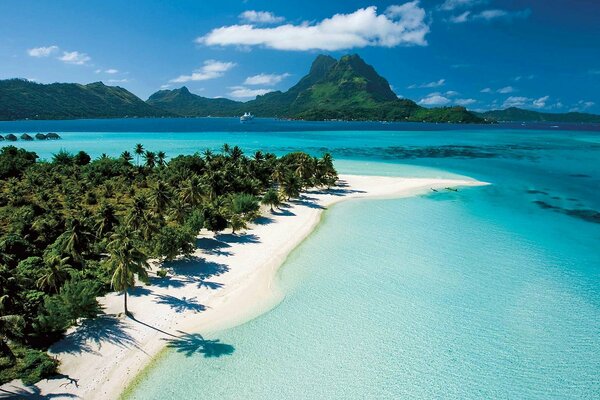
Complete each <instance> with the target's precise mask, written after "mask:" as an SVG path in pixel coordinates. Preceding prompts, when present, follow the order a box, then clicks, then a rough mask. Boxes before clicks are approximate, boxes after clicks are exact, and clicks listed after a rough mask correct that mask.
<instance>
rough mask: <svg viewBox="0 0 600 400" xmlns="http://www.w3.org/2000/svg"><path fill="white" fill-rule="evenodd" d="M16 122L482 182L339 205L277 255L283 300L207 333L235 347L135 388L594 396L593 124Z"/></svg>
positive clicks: (44, 147) (155, 393)
mask: <svg viewBox="0 0 600 400" xmlns="http://www.w3.org/2000/svg"><path fill="white" fill-rule="evenodd" d="M28 124H30V125H28ZM11 130H13V131H16V132H21V131H27V132H36V131H38V130H40V131H57V132H59V133H60V134H61V135H62V136H63V139H62V140H61V141H58V142H27V143H26V142H21V141H19V142H17V144H18V145H23V147H26V148H29V149H31V150H35V151H37V152H38V153H39V154H40V156H41V157H42V158H49V157H51V156H52V154H53V153H56V152H57V151H58V150H59V149H60V148H65V149H67V150H69V151H76V150H80V149H83V150H86V151H88V152H89V153H90V154H91V155H93V156H94V157H96V156H99V155H100V154H102V153H107V154H111V155H118V154H119V153H120V152H121V151H122V150H125V149H128V150H131V149H132V148H133V145H134V144H135V143H143V144H144V145H145V146H146V148H148V149H150V150H164V151H166V152H167V154H168V155H171V156H173V155H176V154H179V153H186V154H189V153H193V152H195V151H202V150H204V149H205V148H211V149H218V148H219V147H220V146H221V144H222V143H224V142H228V143H229V144H232V145H235V144H237V145H240V146H241V147H242V148H243V149H244V150H245V151H248V152H249V151H254V150H256V149H262V150H267V151H272V152H275V153H278V154H281V153H284V152H287V151H292V150H299V149H301V150H305V151H309V152H311V153H313V154H315V155H318V154H321V153H322V152H324V151H331V152H332V153H333V155H334V157H335V159H336V166H337V167H338V169H339V170H340V172H342V173H357V174H374V175H376V174H379V175H409V176H415V175H416V176H454V175H456V174H458V175H467V176H470V177H473V178H476V179H479V180H484V181H488V182H490V183H492V185H490V186H486V187H478V188H471V189H465V190H461V191H459V192H458V193H438V194H434V193H432V194H430V195H427V196H420V197H415V198H410V199H396V200H360V201H350V202H346V203H342V204H339V205H337V206H335V207H333V208H332V209H331V210H328V211H327V212H326V213H325V217H324V221H323V223H322V224H321V225H320V226H319V228H318V229H317V231H316V232H315V233H314V234H313V235H311V237H309V238H308V239H307V240H306V241H305V242H304V243H303V244H302V245H301V246H300V247H299V248H298V249H296V251H294V252H293V254H292V255H291V256H290V258H289V259H288V261H287V262H286V263H285V265H284V266H283V267H282V269H281V271H280V274H279V283H280V285H281V286H282V288H283V290H284V293H286V296H285V298H284V300H283V301H282V302H281V304H279V305H278V306H277V307H276V308H275V309H273V310H271V311H270V312H268V313H266V314H264V315H263V316H261V317H259V318H257V319H255V320H253V321H250V322H249V323H246V324H244V325H242V326H239V327H237V328H234V329H230V330H227V331H224V332H212V333H210V334H209V335H208V336H207V337H208V338H211V339H218V340H220V341H221V343H224V344H228V345H231V346H233V348H234V349H235V350H234V351H233V353H232V354H227V355H222V356H221V357H210V358H206V357H204V356H203V354H202V353H201V352H197V353H194V352H192V353H193V354H189V353H179V352H177V351H174V350H171V351H169V353H168V354H167V356H166V357H165V358H163V359H162V360H161V361H160V362H158V363H157V365H156V366H155V367H154V369H153V370H151V371H150V372H149V374H148V376H147V377H146V378H145V379H144V380H143V382H142V383H141V384H140V385H139V386H138V387H137V389H136V390H135V391H134V393H133V395H132V397H133V398H136V399H137V398H139V399H162V398H194V399H195V398H197V399H202V398H215V397H218V398H221V399H237V398H247V399H262V398H302V399H303V398H319V399H321V398H323V399H325V398H327V399H329V398H344V399H363V398H385V399H397V398H420V399H421V398H432V399H433V398H455V399H480V398H510V399H513V398H527V399H529V398H536V399H549V398H556V399H563V398H572V399H581V398H584V399H592V398H599V397H600V289H599V287H600V286H599V284H600V251H599V250H598V249H600V190H599V188H600V132H599V131H598V127H594V126H581V125H578V126H564V125H560V126H559V128H553V127H551V125H535V126H530V125H526V126H522V125H520V124H516V125H495V126H459V125H451V126H450V125H431V124H379V123H369V124H364V123H302V122H285V121H274V120H268V121H262V120H258V121H257V122H256V123H255V124H252V125H241V124H239V122H237V121H235V120H226V119H210V120H208V119H207V120H117V121H112V120H108V121H51V122H47V123H45V122H39V121H26V122H18V123H0V132H8V131H11ZM188 350H189V349H188Z"/></svg>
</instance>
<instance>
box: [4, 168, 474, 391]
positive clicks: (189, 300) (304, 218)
mask: <svg viewBox="0 0 600 400" xmlns="http://www.w3.org/2000/svg"><path fill="white" fill-rule="evenodd" d="M484 184H485V183H482V182H478V181H474V180H467V179H465V180H458V179H429V178H396V177H375V176H356V175H342V176H340V186H339V187H337V188H334V189H332V190H330V191H325V190H323V191H319V190H311V191H308V192H306V193H304V194H303V196H302V198H301V199H299V200H297V201H291V202H288V204H287V205H286V206H285V207H282V208H281V209H277V210H275V211H274V212H273V213H271V212H270V211H269V209H268V208H264V209H263V216H262V217H261V218H259V220H258V221H257V223H255V224H252V225H251V226H250V227H249V229H248V230H247V231H245V232H241V233H238V234H235V235H233V234H231V233H230V232H229V231H225V232H223V233H221V234H218V235H216V236H215V235H213V234H212V233H208V232H203V233H202V234H201V235H200V236H199V237H198V247H199V248H198V250H197V251H196V253H195V254H194V256H193V257H192V258H190V259H186V260H179V261H175V262H171V263H168V264H167V265H165V267H166V268H167V269H168V270H169V276H168V277H167V278H158V277H156V274H155V273H154V272H153V273H151V274H150V275H151V277H152V284H151V285H149V286H143V285H140V286H138V287H136V288H135V289H134V290H132V291H131V292H130V293H131V296H130V298H129V309H130V311H131V313H132V314H133V319H132V318H125V317H119V316H118V315H119V314H120V313H121V312H122V308H123V299H122V296H120V295H119V294H118V293H111V294H109V295H107V296H105V297H103V298H101V299H100V302H101V304H102V305H103V307H104V312H105V314H106V315H104V316H101V317H99V318H97V319H95V320H90V321H84V322H83V323H82V324H81V325H80V326H79V327H77V328H74V329H71V330H70V331H69V333H68V334H67V336H66V338H65V339H63V340H62V341H60V342H59V343H56V344H55V345H54V346H53V347H52V348H51V350H50V352H51V354H52V355H54V356H56V357H57V358H58V359H59V360H60V372H61V374H62V375H61V377H58V378H56V379H50V380H43V381H41V382H39V383H38V384H37V385H35V386H30V387H23V386H22V385H20V384H19V383H18V382H11V383H8V384H5V385H3V386H2V387H1V389H2V391H4V392H2V391H0V397H2V396H4V395H9V394H22V395H27V394H31V395H34V396H52V398H82V399H116V398H118V397H119V395H120V394H121V393H122V391H123V390H124V389H125V388H126V387H127V386H128V385H129V384H130V383H131V382H132V381H133V380H134V378H135V377H136V376H137V375H138V374H139V373H140V372H141V371H142V370H143V369H144V368H145V367H146V366H147V365H148V363H149V362H150V361H151V360H152V359H153V357H155V356H156V355H157V354H158V353H159V352H160V351H161V349H163V348H164V347H165V346H166V345H167V344H168V343H169V341H173V340H177V341H179V342H184V343H185V342H186V341H189V345H191V346H192V345H197V346H201V345H202V340H203V337H202V336H201V335H205V334H207V333H212V332H216V331H218V330H221V329H225V328H229V327H232V326H235V325H238V324H241V323H244V322H246V321H248V320H250V319H252V318H254V317H256V316H258V315H260V314H261V313H263V312H265V311H267V310H269V309H270V308H271V307H273V306H274V305H276V304H277V302H278V301H279V300H280V299H281V296H282V293H280V292H278V291H277V287H276V285H274V284H273V282H274V280H275V278H276V272H277V269H278V268H279V267H280V266H281V264H282V263H283V262H284V260H285V258H286V257H287V255H288V254H289V253H290V252H291V251H292V250H293V249H294V248H295V247H296V246H297V245H298V244H299V243H300V242H301V241H302V240H303V239H304V238H305V237H306V236H307V235H309V234H310V232H311V231H312V230H313V229H314V228H315V226H316V225H317V224H318V223H319V220H320V216H321V213H322V211H323V210H324V209H325V208H326V207H328V206H331V205H332V204H334V203H336V202H339V201H343V200H347V199H352V198H366V197H406V196H412V195H416V194H421V193H427V192H430V191H431V189H432V188H437V189H441V190H444V188H446V187H457V186H477V185H484ZM156 268H157V265H156V264H155V265H154V269H156Z"/></svg>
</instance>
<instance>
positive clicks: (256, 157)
mask: <svg viewBox="0 0 600 400" xmlns="http://www.w3.org/2000/svg"><path fill="white" fill-rule="evenodd" d="M252 157H253V158H254V161H256V162H261V161H263V160H264V159H265V155H264V154H263V152H262V151H260V150H257V151H256V152H255V153H254V155H253V156H252Z"/></svg>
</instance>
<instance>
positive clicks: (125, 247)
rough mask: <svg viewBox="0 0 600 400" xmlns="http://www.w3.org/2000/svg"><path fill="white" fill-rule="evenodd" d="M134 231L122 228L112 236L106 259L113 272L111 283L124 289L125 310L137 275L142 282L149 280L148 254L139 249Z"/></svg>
mask: <svg viewBox="0 0 600 400" xmlns="http://www.w3.org/2000/svg"><path fill="white" fill-rule="evenodd" d="M133 236H134V235H133V232H131V231H129V230H127V229H126V228H120V229H118V230H117V232H115V233H114V234H113V235H112V236H111V241H110V243H109V244H108V251H109V254H110V255H109V257H108V259H107V260H106V265H108V267H109V269H110V271H111V272H112V278H111V281H110V283H111V285H112V287H113V288H114V289H116V290H120V291H123V310H124V312H125V315H129V310H128V309H127V290H128V289H129V288H130V287H133V286H134V285H135V276H136V275H137V276H138V279H139V280H141V281H142V282H147V281H148V271H147V269H148V268H149V265H148V262H147V261H146V259H147V257H146V255H145V254H144V253H143V252H142V251H141V250H139V249H138V247H137V246H136V245H135V243H134V240H133Z"/></svg>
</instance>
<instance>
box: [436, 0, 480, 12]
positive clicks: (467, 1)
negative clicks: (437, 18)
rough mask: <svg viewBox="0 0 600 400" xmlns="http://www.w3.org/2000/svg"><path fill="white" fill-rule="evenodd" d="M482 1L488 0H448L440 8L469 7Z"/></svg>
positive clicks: (446, 9) (444, 9) (448, 9)
mask: <svg viewBox="0 0 600 400" xmlns="http://www.w3.org/2000/svg"><path fill="white" fill-rule="evenodd" d="M481 3H487V0H446V1H444V3H442V5H441V6H440V10H443V11H452V10H455V9H457V8H468V7H471V6H474V5H476V4H481Z"/></svg>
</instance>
